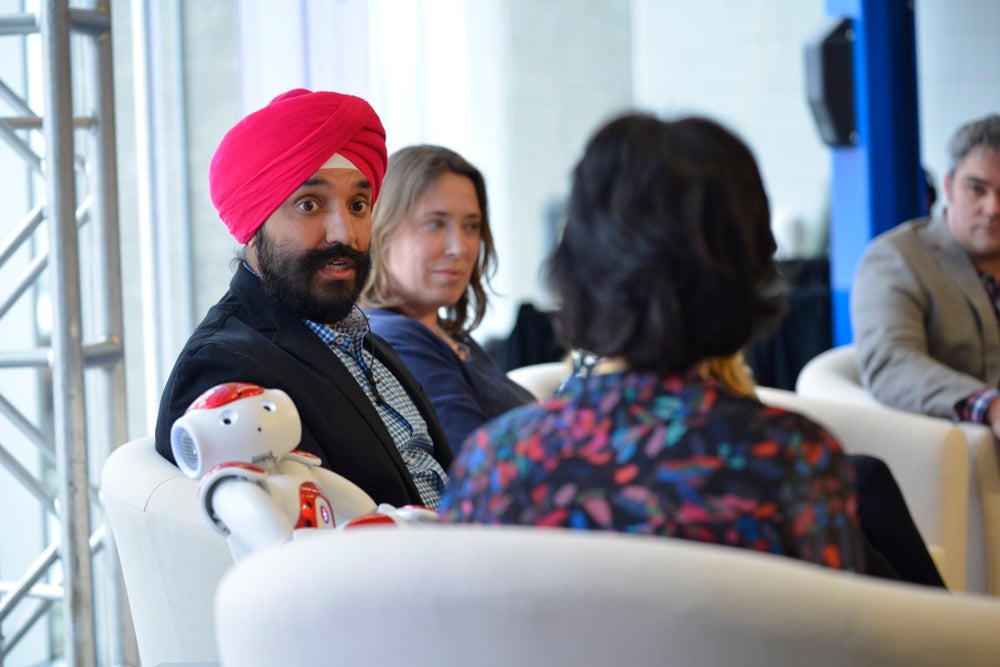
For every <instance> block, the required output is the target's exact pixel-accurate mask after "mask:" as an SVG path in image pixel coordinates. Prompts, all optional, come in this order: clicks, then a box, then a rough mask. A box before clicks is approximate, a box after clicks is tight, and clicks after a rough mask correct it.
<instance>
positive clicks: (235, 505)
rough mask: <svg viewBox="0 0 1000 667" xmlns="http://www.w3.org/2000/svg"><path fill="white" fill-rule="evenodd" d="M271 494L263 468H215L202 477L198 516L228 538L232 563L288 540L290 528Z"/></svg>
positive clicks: (288, 521) (287, 519)
mask: <svg viewBox="0 0 1000 667" xmlns="http://www.w3.org/2000/svg"><path fill="white" fill-rule="evenodd" d="M271 491H272V490H271V489H270V487H269V485H268V483H267V473H266V472H265V471H264V469H263V468H260V467H257V466H255V465H250V464H245V463H238V462H234V463H227V464H222V465H219V466H216V467H215V468H213V469H212V470H211V471H209V473H208V474H207V475H205V477H204V478H202V481H201V484H200V485H199V494H198V495H199V498H198V499H199V502H200V504H201V510H202V514H204V515H205V518H206V519H207V520H208V521H209V523H211V524H212V526H213V527H214V528H215V529H216V530H217V531H218V532H220V533H222V534H223V535H225V536H226V537H227V538H228V539H229V548H230V550H231V551H232V553H233V559H234V560H239V559H240V558H242V557H243V556H246V555H247V554H249V553H251V552H253V551H257V550H259V549H262V548H264V547H266V546H270V545H273V544H280V543H282V542H284V541H286V540H288V539H289V537H291V535H292V530H293V528H294V526H293V525H292V523H291V521H290V520H289V518H288V516H287V514H286V513H285V512H284V511H283V510H282V508H281V507H280V506H279V505H278V504H277V503H275V500H274V497H273V496H272V495H271Z"/></svg>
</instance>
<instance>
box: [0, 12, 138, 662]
mask: <svg viewBox="0 0 1000 667" xmlns="http://www.w3.org/2000/svg"><path fill="white" fill-rule="evenodd" d="M36 33H37V34H38V35H39V36H40V39H41V49H40V52H41V64H42V67H41V78H42V81H41V88H42V92H43V99H44V104H43V110H42V114H41V115H40V116H39V115H37V114H36V113H35V112H34V111H33V110H32V109H31V107H30V105H29V104H28V103H27V101H26V100H25V99H23V98H22V94H19V93H18V92H16V91H15V90H14V89H13V88H11V87H9V86H7V85H6V84H4V83H3V82H0V97H2V98H3V99H4V100H5V101H6V102H7V103H8V104H9V105H10V106H11V107H12V108H13V109H14V110H15V112H16V113H18V114H19V116H18V117H17V118H0V140H4V141H6V142H7V143H8V144H9V145H10V146H11V147H12V148H13V150H14V152H15V153H17V154H18V155H19V156H20V157H22V158H23V159H24V161H25V169H26V170H28V171H31V172H35V173H37V172H39V171H41V173H42V175H43V178H44V182H45V187H44V200H43V201H41V202H33V206H32V207H31V208H32V210H31V211H30V212H29V213H28V214H27V215H26V216H25V217H24V219H23V222H22V223H21V224H20V225H18V226H17V227H16V228H15V229H13V230H11V231H12V236H11V237H10V238H9V239H8V242H7V245H6V246H5V247H4V248H3V250H2V254H0V266H2V265H3V264H5V263H6V262H7V261H8V260H9V259H11V258H12V257H13V256H14V255H15V253H16V252H18V249H19V248H21V247H22V246H23V247H24V248H28V247H30V244H29V243H27V242H28V241H29V240H30V239H32V238H41V236H40V233H39V234H36V228H39V227H41V225H42V224H44V225H45V226H46V229H45V232H46V233H45V235H44V239H45V240H46V241H47V243H46V244H40V245H43V246H44V245H47V250H46V248H44V247H42V248H41V249H40V250H38V251H37V252H36V253H35V254H34V256H33V257H32V259H31V261H30V262H29V264H28V266H29V268H28V271H27V272H26V273H25V274H24V277H23V279H22V280H21V281H19V282H18V284H17V285H15V286H13V288H11V287H10V286H9V285H8V286H6V287H2V289H4V290H5V291H6V294H3V295H0V303H3V304H4V308H3V310H2V311H0V319H2V318H4V317H5V316H6V314H7V311H8V310H9V309H10V307H11V306H12V305H13V304H14V303H15V302H16V301H18V300H19V299H21V298H22V296H23V295H25V294H31V292H30V291H29V290H27V289H26V286H28V285H30V284H32V283H35V282H38V281H39V280H40V278H41V277H42V276H47V278H48V283H47V284H48V285H49V289H50V292H51V316H52V317H51V321H52V332H51V347H49V348H38V349H31V350H4V351H0V372H2V369H5V368H46V367H47V368H48V370H49V371H50V372H51V414H44V415H41V417H39V419H38V421H39V422H40V424H38V425H35V424H32V423H31V421H30V420H29V418H28V417H27V416H26V415H24V414H22V413H21V412H20V411H19V410H18V409H17V408H16V407H15V406H14V404H13V403H12V402H11V401H8V400H7V399H6V398H4V396H3V395H2V394H0V406H3V407H4V410H2V411H0V414H2V415H3V416H4V417H6V418H7V419H8V421H9V422H10V424H11V425H13V426H14V427H15V428H16V429H17V430H18V431H20V432H21V433H24V434H26V435H27V436H28V438H29V440H30V441H31V442H32V443H33V444H34V445H35V447H36V448H37V451H36V456H38V457H41V459H42V460H43V461H44V462H45V465H50V464H51V463H52V462H53V461H54V464H55V478H56V484H57V486H58V492H57V493H56V496H55V497H56V505H55V511H56V513H57V518H58V535H57V537H56V539H52V540H51V541H50V543H49V544H48V545H47V546H46V547H45V549H44V550H43V552H42V554H41V555H40V556H39V558H38V559H36V560H35V562H34V563H33V564H32V565H31V567H30V568H29V570H28V571H26V572H25V573H24V574H23V575H22V576H21V577H20V578H19V579H18V581H16V582H13V583H10V582H0V623H2V622H4V621H5V620H6V619H7V618H8V616H10V615H11V612H12V611H13V610H14V609H15V608H16V607H18V606H23V607H25V608H26V609H27V612H26V613H25V614H23V615H22V622H21V625H20V626H18V627H17V628H14V629H13V631H9V630H8V632H7V636H4V635H3V633H2V632H0V665H3V663H4V661H5V657H6V656H8V655H9V654H10V652H11V651H12V650H13V649H14V648H15V645H16V644H17V642H18V641H19V640H20V639H21V638H22V637H24V636H25V635H26V634H27V633H28V631H29V630H30V629H31V626H32V625H34V624H35V623H36V622H37V621H39V620H40V619H42V618H45V617H48V616H49V615H50V612H51V611H52V610H54V609H58V610H59V618H60V620H61V632H60V633H59V634H60V635H61V640H60V641H58V642H57V644H61V646H62V658H63V662H64V663H65V664H67V665H83V666H90V665H97V664H98V663H99V662H100V663H101V664H105V663H106V664H110V665H134V664H137V660H136V654H137V652H136V650H135V639H134V634H133V632H132V627H131V623H130V619H129V616H128V613H127V611H126V610H127V606H126V604H125V598H124V593H123V589H122V587H121V583H120V576H119V573H118V564H117V557H116V553H115V550H114V548H113V545H112V544H111V542H110V534H108V533H107V532H106V531H105V530H104V529H103V527H102V525H101V523H102V521H103V518H102V515H101V513H100V512H99V510H100V508H99V500H98V499H97V498H96V493H95V492H94V489H95V487H96V484H95V481H96V480H93V479H91V476H92V471H91V466H90V462H91V461H97V462H100V461H103V460H104V459H105V458H106V457H107V455H108V453H109V452H110V450H111V449H112V448H113V447H114V446H115V445H118V444H121V443H123V442H124V441H125V440H126V439H127V433H126V431H127V428H126V409H125V408H126V406H125V395H126V391H125V375H124V366H123V341H122V331H123V316H122V287H121V270H120V261H121V258H120V250H119V244H120V239H119V229H118V192H117V174H116V170H117V161H116V146H115V116H114V85H113V68H112V51H111V10H110V4H109V0H92V2H91V7H90V8H86V9H83V8H78V7H76V8H70V7H69V4H68V0H42V1H41V2H40V4H39V11H38V14H37V15H35V14H20V15H16V16H8V17H0V36H6V35H15V36H19V37H22V38H23V37H25V36H27V35H32V34H36ZM74 39H78V40H80V42H81V43H82V44H83V46H84V48H83V49H82V50H81V49H75V48H73V45H74V44H76V42H73V41H72V40H74ZM81 54H82V55H81ZM74 56H80V58H79V59H80V60H82V61H83V62H81V63H76V64H78V65H79V66H78V67H77V68H76V69H74V64H75V62H74ZM0 74H2V72H0ZM74 76H75V77H77V80H76V81H74ZM75 94H76V95H75ZM24 97H26V95H25V96H24ZM76 98H78V99H76ZM84 106H86V107H87V109H86V111H85V112H83V113H81V115H78V116H75V115H74V109H77V113H80V111H79V109H81V108H82V107H84ZM39 130H41V133H42V136H43V137H44V154H43V155H41V156H39V155H38V154H37V153H36V151H35V150H34V149H33V148H32V143H31V142H30V141H28V140H27V138H26V137H25V136H24V133H30V132H38V131H39ZM77 132H84V133H86V135H87V136H86V141H83V142H80V143H81V145H80V146H79V148H81V149H82V151H78V150H77V149H78V146H77V143H76V133H77ZM19 133H20V134H19ZM88 186H89V188H88ZM87 189H89V193H88V192H85V191H84V190H87ZM78 191H80V194H79V196H80V201H82V202H85V203H84V204H80V203H78V201H77V193H78ZM81 231H86V232H88V237H87V238H88V242H87V246H86V247H87V260H88V261H87V262H86V263H85V268H86V269H87V272H86V273H87V275H83V273H84V271H83V268H84V263H82V261H81ZM22 251H23V249H22ZM36 305H37V304H36ZM85 306H86V307H85ZM88 332H89V333H88ZM88 336H89V339H88ZM88 380H89V382H88ZM6 391H7V387H6V386H5V384H4V382H3V376H2V375H0V392H6ZM0 467H3V468H5V469H7V470H8V471H10V472H11V473H12V475H13V476H14V479H15V480H16V481H18V482H20V483H21V485H22V486H23V487H25V489H26V490H27V492H28V493H29V494H31V495H33V496H34V497H35V499H36V500H37V502H39V504H40V507H42V508H45V509H47V511H48V512H51V511H52V505H51V497H50V496H49V495H48V494H47V493H46V492H45V491H44V489H43V488H42V487H41V486H40V485H39V483H38V480H37V479H36V478H35V476H34V475H33V474H32V473H31V472H30V471H29V470H28V468H27V467H25V465H23V463H22V462H20V461H17V460H16V459H15V458H13V457H12V456H11V455H9V454H5V456H3V457H0ZM97 467H98V468H99V466H97ZM95 510H98V511H96V512H95ZM6 511H12V509H11V508H4V507H0V515H2V514H3V513H4V512H6ZM92 521H93V522H94V523H96V524H97V525H96V526H92V525H91V524H92ZM95 554H100V555H101V556H102V558H103V560H102V561H101V562H102V563H103V564H104V568H103V571H102V575H107V576H102V577H101V578H100V580H95V576H94V573H95V560H94V556H95ZM56 565H58V570H56V569H55V568H54V566H56ZM43 582H47V583H43ZM54 603H55V604H54ZM29 605H34V606H29ZM0 630H6V629H5V628H2V627H0ZM101 631H104V634H105V636H104V637H103V638H102V640H101V641H99V637H98V635H99V633H100V632H101ZM54 653H55V651H54Z"/></svg>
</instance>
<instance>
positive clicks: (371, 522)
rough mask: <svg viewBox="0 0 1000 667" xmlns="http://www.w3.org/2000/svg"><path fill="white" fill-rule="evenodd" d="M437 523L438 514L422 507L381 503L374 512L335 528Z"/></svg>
mask: <svg viewBox="0 0 1000 667" xmlns="http://www.w3.org/2000/svg"><path fill="white" fill-rule="evenodd" d="M437 522H438V513H437V512H435V511H434V510H432V509H430V508H427V507H423V506H422V505H403V506H402V507H394V506H393V505H389V504H388V503H382V504H380V505H379V506H378V507H377V508H376V509H375V511H374V512H372V513H370V514H364V515H361V516H358V517H355V518H354V519H351V520H350V521H348V522H347V523H344V524H341V525H339V526H337V528H338V529H340V530H343V529H348V528H350V529H354V528H362V527H369V526H413V525H425V524H431V523H437Z"/></svg>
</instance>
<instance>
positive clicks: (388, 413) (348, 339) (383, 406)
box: [303, 307, 448, 509]
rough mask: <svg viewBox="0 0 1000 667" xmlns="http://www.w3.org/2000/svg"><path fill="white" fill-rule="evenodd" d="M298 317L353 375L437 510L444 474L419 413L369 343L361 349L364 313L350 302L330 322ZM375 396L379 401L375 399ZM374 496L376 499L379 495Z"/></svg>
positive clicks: (422, 495)
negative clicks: (337, 318) (347, 308)
mask: <svg viewBox="0 0 1000 667" xmlns="http://www.w3.org/2000/svg"><path fill="white" fill-rule="evenodd" d="M303 321H304V322H305V323H306V325H308V327H309V328H310V329H312V330H313V331H314V332H315V333H316V335H317V336H319V337H320V339H321V340H322V341H323V342H324V343H326V344H327V346H328V347H329V348H330V349H331V350H333V352H334V354H336V355H337V358H339V359H340V360H341V361H342V362H343V364H344V366H346V367H347V369H348V370H349V371H350V372H351V375H353V376H354V379H355V380H357V383H358V385H359V386H360V387H361V388H362V389H363V390H364V392H365V395H366V396H368V400H370V401H371V402H372V405H374V406H375V409H376V410H377V411H378V415H379V417H381V418H382V421H383V423H385V426H386V428H387V429H388V431H389V434H390V435H391V436H392V440H393V442H394V443H395V444H396V448H397V449H398V450H399V454H400V456H402V457H403V462H405V463H406V467H407V469H409V471H410V475H411V476H412V477H413V481H414V483H415V484H416V485H417V491H419V492H420V498H421V499H422V500H423V504H424V505H426V506H427V507H430V508H431V509H437V507H438V503H440V502H441V492H442V491H443V490H444V485H445V483H446V482H447V481H448V474H447V473H446V472H445V471H444V468H442V467H441V464H440V463H438V462H437V460H436V459H435V458H434V455H433V452H434V443H433V442H432V441H431V436H430V434H429V433H428V431H427V422H425V421H424V418H423V417H422V416H421V415H420V411H419V410H418V409H417V406H416V405H415V404H414V403H413V400H412V399H410V396H409V394H407V393H406V390H405V389H403V386H402V385H401V384H400V383H399V380H397V379H396V376H395V375H393V374H392V373H391V372H390V371H389V369H388V368H386V367H385V365H384V364H383V363H382V362H381V361H379V360H378V359H376V358H375V357H374V356H373V355H372V350H371V349H370V346H369V348H368V349H366V348H365V345H364V342H365V334H367V333H368V331H369V328H368V319H367V318H366V317H365V316H364V313H362V312H361V309H359V308H357V307H355V308H354V309H353V310H351V312H350V314H348V316H347V317H345V318H344V319H342V320H341V321H340V322H337V323H336V324H333V325H330V324H320V323H319V322H312V321H310V320H303ZM369 369H370V370H371V372H372V377H374V379H375V384H376V385H378V388H377V389H376V387H373V386H372V385H371V383H370V382H369V380H368V375H367V372H368V370H369ZM376 392H377V394H376ZM379 395H380V396H381V398H382V400H377V396H379ZM374 500H375V502H379V501H380V500H381V499H380V498H375V499H374Z"/></svg>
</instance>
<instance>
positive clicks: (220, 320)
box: [156, 89, 453, 508]
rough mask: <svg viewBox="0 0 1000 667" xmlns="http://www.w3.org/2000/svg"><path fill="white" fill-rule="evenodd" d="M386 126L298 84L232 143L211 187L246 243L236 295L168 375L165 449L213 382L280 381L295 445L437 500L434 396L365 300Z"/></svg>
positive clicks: (338, 468)
mask: <svg viewBox="0 0 1000 667" xmlns="http://www.w3.org/2000/svg"><path fill="white" fill-rule="evenodd" d="M385 164H386V150H385V131H384V130H383V129H382V123H381V121H380V120H379V118H378V116H377V115H376V114H375V111H374V110H373V109H372V108H371V106H369V104H368V103H367V102H365V101H364V100H362V99H360V98H357V97H352V96H350V95H341V94H340V93H334V92H325V91H317V92H310V91H308V90H303V89H296V90H292V91H289V92H287V93H284V94H283V95H280V96H278V97H276V98H275V99H274V100H272V101H271V103H270V104H268V105H267V106H266V107H264V108H263V109H260V110H259V111H256V112H254V113H251V114H250V115H249V116H247V117H246V118H244V119H243V120H241V121H240V122H239V123H237V124H236V125H235V126H234V127H233V128H232V129H231V130H229V132H227V133H226V135H225V137H223V139H222V142H221V143H220V144H219V147H218V149H216V152H215V155H214V156H213V158H212V164H211V168H210V172H209V187H210V190H211V195H212V201H213V203H214V204H215V206H216V208H217V209H218V211H219V216H220V217H221V218H222V221H223V222H225V223H226V226H227V227H228V228H229V231H230V232H231V233H232V235H233V236H234V237H235V239H236V240H237V242H239V243H242V244H245V245H244V246H243V248H242V252H241V259H242V262H241V263H240V264H239V266H238V267H237V268H236V273H235V275H234V276H233V280H232V283H231V284H230V288H229V292H227V293H226V294H225V296H223V297H222V299H221V300H220V301H219V302H218V303H217V304H216V305H215V306H213V307H212V309H211V310H210V311H209V312H208V314H207V315H206V316H205V319H204V320H203V321H202V322H201V324H199V325H198V328H197V329H196V330H195V332H194V333H193V334H192V335H191V337H190V339H189V340H188V342H187V344H186V345H185V346H184V349H183V350H182V351H181V353H180V356H179V357H178V359H177V362H176V364H175V365H174V369H173V371H172V372H171V374H170V377H169V379H168V380H167V384H166V387H165V388H164V390H163V397H162V399H161V402H160V413H159V417H158V419H157V423H156V449H157V451H158V452H160V454H162V455H163V456H164V457H165V458H167V459H168V460H170V461H173V453H172V452H171V449H170V429H171V427H172V425H173V423H174V421H175V420H176V419H177V418H178V417H180V416H181V415H182V414H184V411H185V410H186V409H187V407H188V406H189V405H190V404H191V403H192V401H194V400H195V398H197V397H198V396H199V395H200V394H201V393H202V392H204V391H205V390H206V389H208V388H210V387H213V386H215V385H218V384H222V383H225V382H234V381H239V382H248V383H253V384H258V385H261V386H264V387H272V388H275V389H281V390H283V391H284V392H285V393H287V394H288V396H290V397H291V399H292V401H293V403H294V404H295V406H296V407H297V408H298V412H299V414H300V417H301V420H302V440H301V442H300V443H299V444H298V449H300V450H304V451H306V452H308V453H310V454H314V455H316V456H317V457H319V459H320V463H321V465H322V466H323V467H324V468H328V469H330V470H332V471H334V472H336V473H338V474H340V475H342V476H343V477H346V478H347V479H348V480H350V481H351V482H353V483H355V484H357V485H358V486H359V487H361V489H362V490H364V491H365V493H367V494H368V495H369V496H371V497H372V498H374V499H375V501H376V502H383V503H389V504H391V505H395V506H402V505H410V504H414V505H424V506H427V507H430V508H436V507H437V505H438V501H439V499H440V494H441V491H442V489H443V488H444V483H445V481H446V480H447V475H446V473H445V470H446V469H447V468H448V465H449V464H450V463H451V461H452V459H453V455H452V452H451V448H450V447H449V446H448V442H447V440H446V438H445V435H444V432H443V431H442V430H441V427H440V424H439V423H438V421H437V417H436V416H435V414H434V409H433V407H432V406H431V403H430V401H429V400H428V398H427V396H426V395H425V394H424V392H423V390H422V389H421V388H420V385H419V383H418V382H417V380H416V379H415V378H414V377H413V376H412V375H411V374H410V372H409V371H408V370H407V368H406V366H405V365H404V364H403V362H402V361H401V360H400V359H399V357H397V356H396V354H395V353H394V352H393V351H392V349H391V348H390V347H389V345H387V344H386V343H385V342H384V341H382V340H381V339H379V338H378V337H377V336H374V335H372V334H371V333H370V332H369V329H368V324H367V320H366V318H365V317H364V315H363V314H362V312H361V310H360V309H359V308H357V307H356V305H355V302H356V301H357V298H358V295H359V294H360V293H361V289H362V287H363V286H364V284H365V279H366V278H367V275H368V271H369V267H370V263H371V262H370V259H369V255H368V244H369V237H370V233H371V207H372V205H373V204H374V203H375V200H376V198H377V197H378V194H379V188H380V186H381V183H382V176H383V174H384V173H385Z"/></svg>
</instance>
